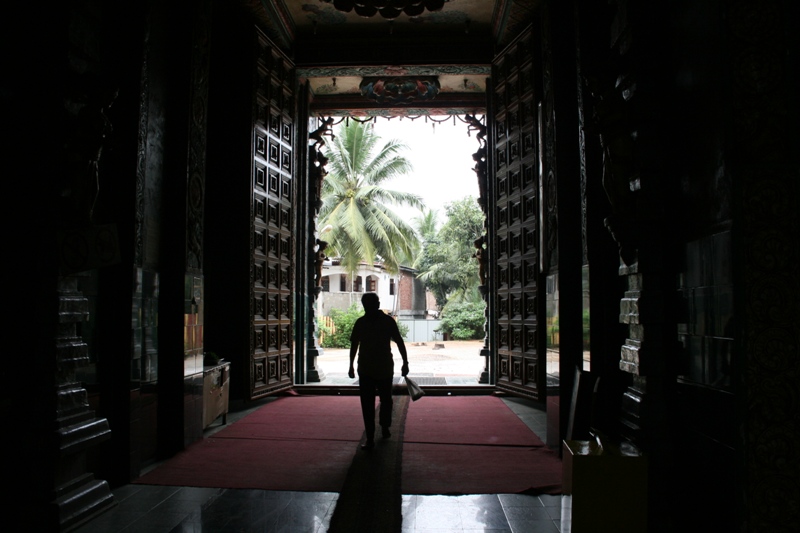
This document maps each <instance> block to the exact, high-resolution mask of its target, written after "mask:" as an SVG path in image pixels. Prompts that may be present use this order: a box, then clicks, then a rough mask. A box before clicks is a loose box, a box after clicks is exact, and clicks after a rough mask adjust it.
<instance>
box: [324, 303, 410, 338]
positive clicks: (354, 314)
mask: <svg viewBox="0 0 800 533" xmlns="http://www.w3.org/2000/svg"><path fill="white" fill-rule="evenodd" d="M363 315H364V308H363V307H362V306H361V304H357V303H353V304H351V305H350V307H348V308H347V309H331V312H330V317H331V320H332V321H333V325H332V326H326V325H325V324H323V323H320V325H319V329H320V331H321V332H322V333H323V335H322V337H323V338H322V347H323V348H349V347H350V334H351V333H353V325H354V324H355V323H356V320H358V319H359V318H360V317H361V316H363ZM397 328H398V329H399V330H400V335H402V336H403V337H404V338H405V336H406V335H408V326H406V325H405V324H402V323H398V324H397Z"/></svg>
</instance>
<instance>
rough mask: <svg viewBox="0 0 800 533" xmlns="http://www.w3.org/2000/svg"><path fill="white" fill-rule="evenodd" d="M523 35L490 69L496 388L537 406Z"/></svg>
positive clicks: (530, 130)
mask: <svg viewBox="0 0 800 533" xmlns="http://www.w3.org/2000/svg"><path fill="white" fill-rule="evenodd" d="M534 46H535V42H534V39H533V38H532V36H531V32H530V31H526V32H524V33H523V34H522V35H521V36H520V37H518V38H517V40H516V41H515V42H513V43H511V44H510V45H509V47H507V48H506V49H505V50H504V51H503V52H502V53H501V54H500V55H498V57H497V58H496V59H495V61H494V63H493V65H492V89H493V91H492V101H491V105H492V111H493V115H494V119H495V120H494V124H493V130H492V136H491V139H492V142H493V145H494V146H493V154H492V161H491V164H492V165H493V167H494V168H493V175H492V176H490V179H493V180H494V181H493V188H492V189H493V194H492V196H493V204H494V209H495V213H494V220H495V232H494V245H493V246H492V247H491V249H492V252H493V254H494V257H493V259H494V264H495V265H496V266H495V270H494V271H495V277H496V279H495V280H494V283H495V284H494V286H495V290H496V296H495V306H496V309H495V319H496V322H495V324H496V327H495V341H496V346H497V357H498V360H497V366H496V369H497V387H498V388H499V389H503V390H506V391H508V392H513V393H515V394H518V395H522V396H527V397H529V398H532V399H534V400H537V401H544V400H545V396H546V359H545V357H546V355H545V350H544V336H543V332H542V330H541V328H542V327H544V322H545V321H544V320H543V319H542V316H543V308H542V302H541V298H540V290H539V286H540V282H539V281H540V280H539V272H540V265H539V247H540V240H539V230H540V228H539V223H538V216H539V172H540V170H539V154H538V146H539V131H538V125H537V123H538V120H537V107H538V102H537V98H538V97H539V95H538V94H537V93H538V92H539V91H537V89H536V88H537V83H539V79H540V78H539V75H538V73H537V71H536V69H537V64H536V61H535V55H536V54H534Z"/></svg>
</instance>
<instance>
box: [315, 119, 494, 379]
mask: <svg viewBox="0 0 800 533" xmlns="http://www.w3.org/2000/svg"><path fill="white" fill-rule="evenodd" d="M484 123H485V119H484V118H483V117H480V116H478V117H473V116H469V115H467V116H465V115H448V116H419V117H393V118H384V117H363V118H362V117H358V118H354V117H349V118H345V117H327V119H323V118H318V119H317V120H316V125H317V126H319V127H324V126H325V125H327V126H329V127H328V128H327V129H326V130H324V131H325V133H326V135H323V136H322V143H324V144H322V143H320V150H319V151H320V153H321V154H322V155H323V158H322V161H324V163H325V168H324V170H322V171H321V174H322V175H321V179H323V180H335V183H336V185H337V187H333V186H329V185H327V184H326V185H322V184H321V185H320V187H319V189H320V196H321V202H320V203H319V205H320V209H319V211H318V212H317V220H316V226H315V227H316V234H315V241H316V261H317V265H316V270H317V272H316V274H315V278H316V279H315V284H316V289H315V294H316V298H315V300H314V302H313V303H312V304H311V305H312V306H313V313H312V315H313V316H315V318H316V324H315V326H314V331H315V339H314V343H313V344H314V345H313V346H311V344H312V343H310V346H309V349H308V365H307V374H306V383H307V384H310V385H312V384H319V385H323V386H347V385H353V384H356V383H357V381H356V380H353V379H350V378H348V377H347V369H348V365H349V342H348V340H349V339H348V334H347V332H346V330H347V326H348V324H352V321H353V320H354V319H355V318H356V317H357V316H360V314H361V313H362V309H361V305H360V298H361V296H362V295H363V294H364V293H365V292H375V293H377V294H378V295H379V297H380V299H381V308H382V309H383V310H384V312H386V313H387V314H390V315H392V316H393V317H395V319H396V320H397V321H398V324H399V325H400V328H401V332H402V333H403V336H404V339H405V342H406V347H407V349H408V352H409V361H410V367H411V373H410V375H411V376H412V377H415V378H417V380H418V381H419V382H420V383H421V384H423V385H440V386H475V385H485V384H488V383H489V379H488V355H489V340H488V338H487V334H486V301H485V300H484V295H485V293H486V291H485V287H483V285H482V277H481V276H480V268H479V262H480V260H481V256H482V249H483V247H484V244H483V242H484V240H483V238H482V236H483V235H484V233H485V228H486V213H485V211H484V210H483V207H482V203H481V198H482V194H481V187H480V186H479V178H483V179H485V176H481V175H480V174H479V172H481V162H480V160H481V159H483V161H484V162H485V126H484ZM312 127H313V126H312ZM344 128H350V129H351V130H352V129H353V128H365V129H368V130H369V132H368V133H369V135H371V136H374V137H376V140H375V141H374V146H373V153H374V154H378V153H380V152H381V150H383V149H385V148H386V147H387V146H388V145H390V144H394V143H397V144H399V145H400V146H399V147H397V149H396V150H395V152H394V156H396V158H395V163H397V160H396V159H401V160H403V159H404V160H406V162H407V163H408V165H407V166H405V167H403V165H399V166H398V168H399V167H403V168H400V169H399V170H398V171H397V172H393V171H391V170H390V171H389V172H388V174H390V177H387V178H386V179H383V178H380V179H378V180H376V183H372V184H370V183H367V182H368V181H369V180H368V179H366V178H364V176H351V178H352V179H351V181H350V182H349V183H348V184H344V181H346V180H345V179H344V174H347V173H348V172H349V170H348V169H345V168H343V167H342V165H341V164H340V163H341V161H342V159H340V157H342V154H341V152H344V157H343V159H344V160H349V159H348V158H349V157H350V156H351V155H352V154H348V150H349V148H348V146H349V145H348V143H347V142H345V140H346V139H348V135H352V132H348V131H346V130H345V129H344ZM313 141H314V139H313V135H312V143H313ZM359 146H361V145H359ZM376 157H377V159H375V160H372V159H369V161H371V163H370V164H372V165H373V166H372V168H371V169H370V170H371V171H374V170H375V164H376V161H377V164H380V157H379V156H376ZM313 164H314V162H311V165H313ZM362 186H363V187H379V188H381V189H383V190H385V191H387V194H380V195H377V196H376V197H373V198H372V199H371V200H369V201H371V202H374V201H379V202H381V204H382V206H383V207H382V208H383V209H386V210H389V211H391V213H392V214H394V215H396V219H395V222H394V223H396V225H397V226H402V225H403V224H405V225H406V228H405V230H409V229H410V230H411V232H412V233H413V235H411V236H409V235H408V233H403V228H402V227H400V228H399V230H398V232H399V233H400V234H401V235H399V236H398V237H397V238H399V239H401V241H402V239H403V235H405V236H406V237H409V239H408V241H407V242H405V243H403V242H395V243H393V245H392V248H393V249H392V250H390V251H388V252H385V253H383V255H386V256H387V257H383V255H382V253H381V252H380V250H378V251H377V252H376V253H374V256H375V260H374V261H369V260H368V259H367V258H361V259H360V260H358V261H353V257H348V256H347V254H348V250H351V252H350V253H352V242H345V241H347V239H337V235H340V234H341V233H342V232H343V231H344V230H343V223H342V222H341V219H337V214H336V213H337V212H339V211H340V210H341V207H342V204H343V203H345V202H346V201H347V199H346V198H345V196H346V193H344V192H343V189H344V188H351V189H352V188H354V187H362ZM351 193H352V191H351ZM336 194H340V195H343V196H342V198H340V199H338V200H337V199H335V198H333V196H335V195H336ZM378 197H379V199H378ZM409 197H411V199H410V200H409ZM337 210H338V211H337ZM389 218H391V217H387V220H386V222H387V223H389V224H394V223H393V222H391V221H390V220H388V219H389ZM394 229H398V228H394ZM387 233H391V231H387ZM404 244H405V245H410V246H404ZM320 245H321V246H322V247H323V248H322V249H320ZM377 246H378V247H380V243H378V245H377ZM479 249H480V250H481V251H480V252H479V251H478V250H479ZM476 252H477V253H476ZM389 256H390V257H389ZM393 351H396V349H395V348H393ZM395 355H397V354H395ZM396 379H398V380H399V377H397V378H396Z"/></svg>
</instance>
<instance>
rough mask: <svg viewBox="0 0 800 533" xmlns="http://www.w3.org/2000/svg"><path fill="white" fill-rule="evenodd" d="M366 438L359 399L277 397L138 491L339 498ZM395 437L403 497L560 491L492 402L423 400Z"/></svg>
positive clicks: (529, 437) (530, 436)
mask: <svg viewBox="0 0 800 533" xmlns="http://www.w3.org/2000/svg"><path fill="white" fill-rule="evenodd" d="M396 422H397V423H400V422H401V421H400V420H398V421H396ZM363 432H364V430H363V423H362V420H361V408H360V405H359V399H358V397H357V396H291V397H285V398H280V399H278V400H275V401H273V402H270V403H268V404H266V405H265V406H264V407H262V408H260V409H259V410H257V411H255V412H253V413H252V414H250V415H248V416H246V417H245V418H243V419H241V420H239V421H238V422H235V423H233V424H231V425H230V426H228V427H227V428H225V429H223V430H221V431H219V432H218V433H216V434H214V435H213V436H211V437H208V438H205V439H203V440H202V441H200V442H197V443H195V444H193V445H192V446H190V447H189V448H188V449H186V450H185V451H183V452H181V453H179V454H178V455H176V456H175V457H173V458H172V459H170V460H168V461H166V462H165V463H164V464H162V465H159V466H158V467H157V468H155V469H154V470H153V471H151V472H149V473H147V474H145V475H144V476H142V477H140V478H139V479H137V480H136V481H135V483H142V484H151V485H172V486H191V487H219V488H237V489H266V490H298V491H313V492H317V491H318V492H341V490H342V487H343V485H344V482H345V478H346V476H347V473H348V469H349V468H350V466H351V464H352V463H353V460H354V457H355V456H356V454H357V453H362V452H360V451H359V449H358V443H359V441H360V439H361V438H362V436H363ZM402 433H403V432H400V434H396V435H394V436H393V437H392V438H393V439H394V438H396V437H401V435H402ZM403 437H404V438H403ZM401 438H403V447H402V459H401V462H402V471H401V474H402V475H401V485H402V492H403V493H404V494H492V493H519V492H534V493H550V494H557V493H560V491H561V461H560V460H559V459H558V456H557V454H555V453H554V452H552V451H551V450H550V449H548V448H547V447H546V446H545V445H544V444H543V443H542V441H541V440H540V439H539V438H538V437H536V435H535V434H534V433H533V432H531V431H530V429H528V427H527V426H526V425H525V424H524V423H523V422H522V421H521V420H520V419H519V418H518V417H517V416H516V415H515V414H514V413H513V412H512V411H511V410H510V409H509V408H508V407H507V406H506V405H505V404H504V403H503V401H502V400H500V399H499V398H496V397H493V396H446V397H436V396H426V397H424V398H422V399H421V400H419V401H417V402H413V403H411V404H410V405H409V407H408V414H407V418H406V425H405V431H404V436H402V437H401ZM379 450H380V447H379V448H378V449H376V450H374V451H375V452H379Z"/></svg>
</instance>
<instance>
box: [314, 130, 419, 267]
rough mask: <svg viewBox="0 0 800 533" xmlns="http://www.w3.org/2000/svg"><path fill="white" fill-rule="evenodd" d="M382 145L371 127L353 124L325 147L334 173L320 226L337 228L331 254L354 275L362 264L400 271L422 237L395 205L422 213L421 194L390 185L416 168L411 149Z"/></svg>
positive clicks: (325, 185)
mask: <svg viewBox="0 0 800 533" xmlns="http://www.w3.org/2000/svg"><path fill="white" fill-rule="evenodd" d="M382 141H383V140H382V139H381V138H380V137H379V136H378V135H377V134H376V133H375V132H374V131H373V128H372V125H371V124H363V123H361V122H358V121H355V120H351V121H349V122H346V123H344V124H342V125H341V126H340V127H339V128H338V130H337V131H336V136H335V138H334V139H333V141H331V142H328V143H327V144H326V145H325V155H326V157H327V158H328V165H327V166H326V169H327V171H328V174H327V176H326V177H325V179H324V180H323V182H322V207H321V208H320V214H319V224H318V225H319V227H321V228H324V227H326V226H327V225H330V226H331V230H330V232H329V233H328V232H326V233H325V237H324V238H325V239H326V240H327V241H328V244H329V248H328V251H327V254H328V255H330V256H336V257H339V258H341V261H342V263H341V264H342V266H343V267H344V268H345V270H346V271H347V272H348V274H350V275H353V274H354V273H355V272H356V270H357V269H358V265H359V264H360V263H361V262H365V263H368V264H371V263H373V262H374V261H376V260H378V261H382V262H383V265H384V267H385V268H386V269H387V270H388V271H389V272H392V273H396V272H397V271H398V269H399V267H400V263H401V261H402V260H403V258H411V257H413V256H414V246H415V245H416V243H417V234H416V232H415V231H414V228H413V227H412V226H411V225H410V224H409V223H408V222H407V221H405V220H404V219H403V218H402V217H401V216H399V215H398V214H396V213H395V212H394V211H392V209H391V206H399V205H408V206H411V207H416V208H419V209H422V208H423V207H424V204H423V202H422V199H421V198H420V197H419V196H418V195H416V194H412V193H406V192H400V191H394V190H390V189H387V188H385V187H384V186H385V185H386V183H387V182H388V181H390V180H391V179H392V178H396V177H399V176H402V175H404V174H407V173H408V172H410V171H411V170H412V166H411V162H410V161H409V160H408V159H407V158H406V157H405V156H404V155H403V154H402V152H403V151H404V150H405V149H406V148H407V147H406V146H405V145H404V144H402V143H400V142H399V141H396V140H390V141H386V142H385V143H383V144H381V143H382Z"/></svg>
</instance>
